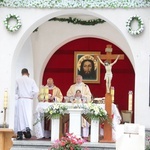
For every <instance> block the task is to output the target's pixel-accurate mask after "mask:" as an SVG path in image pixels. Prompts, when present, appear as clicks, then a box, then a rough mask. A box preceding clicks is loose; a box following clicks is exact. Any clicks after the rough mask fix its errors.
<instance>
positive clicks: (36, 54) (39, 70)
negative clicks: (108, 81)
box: [10, 10, 133, 126]
mask: <svg viewBox="0 0 150 150" xmlns="http://www.w3.org/2000/svg"><path fill="white" fill-rule="evenodd" d="M79 13H80V14H86V15H87V14H88V15H91V16H94V17H100V18H104V17H102V16H100V15H98V14H95V13H93V12H92V11H91V12H90V11H87V12H85V11H82V10H80V11H79V12H78V14H79ZM66 14H67V15H72V14H76V13H75V12H74V11H73V10H70V11H69V10H67V11H58V12H55V13H49V14H48V15H47V14H45V15H43V16H42V17H41V18H38V19H37V20H36V21H33V24H32V26H30V27H29V28H28V29H26V31H25V32H24V34H23V35H22V36H21V38H20V40H19V42H18V43H17V46H16V51H15V53H14V57H13V61H12V84H11V85H12V87H11V89H12V91H14V85H15V82H14V78H15V77H16V72H15V71H14V70H16V63H20V62H18V61H17V60H18V58H19V53H20V51H22V46H23V44H24V43H25V41H26V39H27V38H30V36H31V33H32V31H33V30H34V29H35V28H36V27H38V26H40V25H43V24H44V22H45V21H46V20H48V19H50V18H53V17H56V16H60V15H66ZM78 14H76V15H78ZM56 25H57V26H58V24H56ZM67 26H68V25H67ZM59 27H60V26H59ZM62 28H63V27H62V26H61V29H62ZM66 28H67V27H66ZM83 28H84V27H80V33H79V32H76V29H77V28H76V29H74V32H72V31H71V33H68V34H65V35H64V36H59V35H61V34H62V33H61V32H60V33H59V34H55V37H54V39H55V38H57V37H58V36H59V39H57V42H56V43H54V44H53V45H52V46H50V47H48V46H49V43H48V41H47V43H44V44H45V45H46V46H45V45H44V46H45V47H38V45H36V44H35V43H33V41H32V46H33V45H36V48H35V47H34V48H33V50H32V52H33V58H32V59H33V61H34V62H33V68H32V70H31V71H32V72H33V77H34V78H35V79H36V81H37V84H38V85H39V86H40V84H41V83H42V82H41V81H42V78H43V76H42V75H43V72H44V68H45V66H46V64H47V62H48V60H49V58H50V57H53V56H54V55H53V53H55V52H56V53H57V50H58V49H57V47H59V46H60V45H63V44H64V43H65V42H66V41H69V40H71V39H74V38H75V37H82V36H83V35H84V37H91V36H89V35H93V36H95V37H99V36H100V35H102V36H103V38H104V39H108V36H109V40H110V39H111V40H110V41H111V42H112V43H117V42H116V37H117V36H114V35H112V34H111V33H109V32H108V31H107V29H110V30H111V31H114V30H115V32H116V33H117V35H119V37H122V41H121V43H119V44H118V46H119V47H122V45H126V47H128V44H127V42H126V40H125V39H124V37H123V35H122V34H121V33H120V32H118V30H116V29H114V26H112V25H111V24H109V25H108V24H107V25H106V26H103V28H102V29H103V30H99V28H98V27H96V29H95V31H93V30H91V31H90V30H87V28H86V29H83ZM57 29H58V28H57ZM97 29H98V31H99V33H96V30H97ZM31 30H32V31H31ZM50 30H51V28H49V31H50ZM103 31H106V34H104V33H103ZM93 32H94V34H93ZM35 34H36V33H35ZM38 34H39V33H38ZM52 36H54V35H52ZM36 40H37V39H36ZM39 40H41V39H39ZM52 42H53V41H52ZM122 43H125V44H122ZM42 46H43V45H42ZM40 48H41V49H40ZM113 48H114V49H115V47H114V46H113ZM128 49H129V47H128ZM93 50H94V49H93ZM97 50H99V48H98V49H97ZM126 53H127V54H128V55H129V54H130V53H131V51H128V52H127V51H126ZM131 57H132V56H131ZM39 58H40V59H39ZM39 60H40V61H39ZM132 63H133V62H132ZM20 66H22V64H20ZM102 80H103V79H101V81H102ZM58 81H59V80H58ZM70 81H71V80H70ZM43 82H45V81H43ZM70 83H71V82H70ZM69 85H70V84H69V83H68V86H69ZM58 86H59V85H58ZM66 89H67V88H66ZM63 94H64V95H65V91H64V93H63ZM13 96H14V95H13V94H12V97H13ZM95 96H96V94H95ZM97 96H99V95H97ZM12 103H13V102H12ZM11 111H13V108H12V109H11ZM10 116H12V117H13V113H11V114H10ZM10 118H11V117H10ZM10 122H12V120H11V121H10ZM12 124H13V123H11V126H13V125H12Z"/></svg>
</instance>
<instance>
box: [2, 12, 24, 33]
mask: <svg viewBox="0 0 150 150" xmlns="http://www.w3.org/2000/svg"><path fill="white" fill-rule="evenodd" d="M11 19H14V20H15V21H16V25H14V26H11V25H9V21H10V20H11ZM4 25H5V27H6V29H7V30H8V31H10V32H15V31H17V30H19V29H20V27H21V20H20V17H19V16H18V15H15V14H9V15H7V16H6V18H5V20H4Z"/></svg>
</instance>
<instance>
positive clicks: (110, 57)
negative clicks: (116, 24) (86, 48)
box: [97, 45, 124, 93]
mask: <svg viewBox="0 0 150 150" xmlns="http://www.w3.org/2000/svg"><path fill="white" fill-rule="evenodd" d="M105 52H106V54H102V55H100V56H97V58H98V60H99V61H100V63H101V64H102V65H103V66H104V67H105V69H106V73H105V78H104V80H106V93H110V87H111V80H112V76H113V74H112V66H113V65H114V64H115V63H116V62H117V61H118V59H119V60H123V59H124V55H120V54H112V46H111V45H107V47H106V49H105ZM113 59H114V61H113V62H111V61H112V60H113ZM102 60H105V61H104V62H103V61H102Z"/></svg>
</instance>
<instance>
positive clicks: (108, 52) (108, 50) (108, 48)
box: [100, 45, 124, 63]
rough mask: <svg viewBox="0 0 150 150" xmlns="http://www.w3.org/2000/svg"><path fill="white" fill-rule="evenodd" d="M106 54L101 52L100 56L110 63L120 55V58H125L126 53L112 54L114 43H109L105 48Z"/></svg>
mask: <svg viewBox="0 0 150 150" xmlns="http://www.w3.org/2000/svg"><path fill="white" fill-rule="evenodd" d="M105 52H106V54H101V55H100V58H101V60H107V61H108V62H109V63H111V61H112V60H113V59H114V60H115V59H116V58H117V56H118V55H120V57H119V59H118V60H123V59H124V55H123V54H112V45H107V46H106V49H105Z"/></svg>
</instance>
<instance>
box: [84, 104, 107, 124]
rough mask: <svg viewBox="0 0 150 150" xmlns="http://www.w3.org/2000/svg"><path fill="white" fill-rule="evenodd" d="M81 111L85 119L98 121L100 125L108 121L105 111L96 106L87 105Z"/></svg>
mask: <svg viewBox="0 0 150 150" xmlns="http://www.w3.org/2000/svg"><path fill="white" fill-rule="evenodd" d="M83 109H84V110H83V113H84V114H85V117H86V118H87V119H90V120H100V122H101V123H103V122H104V121H105V120H107V119H108V115H107V112H106V110H104V109H103V108H102V107H100V106H99V105H98V104H95V103H88V104H87V105H84V107H83Z"/></svg>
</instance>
